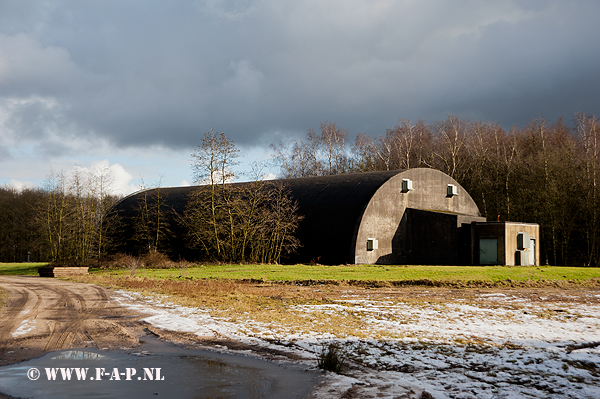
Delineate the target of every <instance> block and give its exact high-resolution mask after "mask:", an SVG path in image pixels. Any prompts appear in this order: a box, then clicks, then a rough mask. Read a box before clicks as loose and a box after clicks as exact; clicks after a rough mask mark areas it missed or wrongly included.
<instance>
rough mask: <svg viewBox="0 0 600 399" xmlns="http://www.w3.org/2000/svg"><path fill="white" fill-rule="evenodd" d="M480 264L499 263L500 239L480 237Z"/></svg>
mask: <svg viewBox="0 0 600 399" xmlns="http://www.w3.org/2000/svg"><path fill="white" fill-rule="evenodd" d="M479 264H480V265H497V264H498V239H497V238H480V239H479Z"/></svg>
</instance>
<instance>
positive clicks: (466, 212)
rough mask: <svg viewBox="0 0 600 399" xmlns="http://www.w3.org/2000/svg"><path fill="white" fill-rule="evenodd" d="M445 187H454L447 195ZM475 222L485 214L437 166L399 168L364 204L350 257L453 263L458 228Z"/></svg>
mask: <svg viewBox="0 0 600 399" xmlns="http://www.w3.org/2000/svg"><path fill="white" fill-rule="evenodd" d="M403 182H404V183H403ZM403 184H404V187H403ZM448 187H455V188H451V189H450V190H451V191H450V194H449V191H448V190H449V188H448ZM419 211H420V212H419ZM475 221H485V218H482V217H481V214H480V213H479V209H478V207H477V205H476V204H475V202H474V201H473V199H472V198H471V196H470V195H469V194H468V193H467V192H466V190H464V189H463V187H462V186H461V185H460V184H458V183H457V182H456V181H455V180H454V179H452V178H451V177H450V176H448V175H446V174H445V173H443V172H440V171H438V170H435V169H424V168H418V169H409V170H405V171H399V172H398V173H397V174H395V175H394V176H392V177H391V178H390V179H388V180H387V181H386V182H385V183H383V184H382V185H381V186H380V187H379V189H378V190H377V191H376V192H375V194H374V195H373V197H372V198H371V199H370V200H369V202H368V204H367V205H366V207H365V209H364V212H363V214H362V215H361V218H360V221H359V227H358V231H357V234H356V241H355V243H354V244H353V246H354V259H353V261H354V263H367V264H373V263H384V264H414V263H422V264H454V263H456V262H457V261H458V260H459V259H460V258H461V255H460V253H459V252H458V251H460V246H461V240H460V237H459V235H460V232H459V228H460V227H461V225H462V224H463V223H471V222H475ZM466 238H467V237H465V239H466ZM467 243H468V241H465V245H467ZM465 250H466V251H468V249H467V248H465ZM467 255H468V253H467V254H464V258H463V259H464V261H465V264H466V261H467V260H468V258H467Z"/></svg>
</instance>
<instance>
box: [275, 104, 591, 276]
mask: <svg viewBox="0 0 600 399" xmlns="http://www.w3.org/2000/svg"><path fill="white" fill-rule="evenodd" d="M348 135H349V133H348V131H347V130H346V129H342V128H340V127H338V126H336V124H335V123H331V122H324V123H321V126H320V130H319V131H318V132H317V131H314V130H312V129H309V130H308V132H307V135H306V137H305V138H304V139H303V140H296V141H293V142H291V143H287V144H283V143H276V144H272V145H271V148H272V150H273V153H274V158H275V161H276V163H277V165H279V167H280V169H281V174H282V175H283V177H286V178H291V177H305V176H322V175H331V174H341V173H354V172H368V171H381V170H395V169H409V168H416V167H426V168H435V169H438V170H441V171H442V172H444V173H446V174H448V175H450V176H451V177H452V178H454V179H455V180H457V181H458V182H459V183H460V184H461V185H462V186H463V187H464V188H465V189H466V190H467V191H468V192H469V194H470V195H471V196H472V197H473V199H474V200H475V202H476V203H477V205H478V207H479V209H480V211H481V213H482V215H483V216H485V217H487V219H488V220H489V221H496V220H501V221H518V222H519V221H520V222H532V223H538V224H539V225H540V234H541V260H542V263H543V264H545V263H547V264H550V265H573V266H600V226H599V225H600V220H599V216H600V192H599V187H598V183H599V181H598V179H599V177H600V176H599V173H600V123H599V120H598V118H597V117H595V116H593V115H586V114H583V113H577V114H576V115H575V116H574V118H573V124H572V126H569V125H567V124H566V123H565V122H564V120H563V119H562V118H559V119H557V120H556V121H554V122H553V123H549V122H548V121H546V120H544V119H543V118H535V119H533V120H532V121H531V122H530V123H528V124H527V125H526V126H524V127H523V128H517V127H512V128H511V129H508V130H507V129H504V128H502V127H501V126H500V125H498V124H497V123H489V122H481V121H471V120H467V119H463V118H459V117H456V116H452V115H450V116H448V117H447V118H446V119H445V120H441V121H436V122H432V123H425V122H424V121H422V120H420V121H417V122H415V123H413V122H411V121H408V120H404V119H401V120H399V122H398V124H397V125H396V126H394V127H392V128H390V129H387V130H386V131H385V133H383V134H381V135H379V136H368V135H366V134H358V135H357V136H356V138H355V140H354V141H353V142H349V140H348Z"/></svg>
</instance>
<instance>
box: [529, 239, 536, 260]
mask: <svg viewBox="0 0 600 399" xmlns="http://www.w3.org/2000/svg"><path fill="white" fill-rule="evenodd" d="M529 266H535V238H532V239H530V240H529Z"/></svg>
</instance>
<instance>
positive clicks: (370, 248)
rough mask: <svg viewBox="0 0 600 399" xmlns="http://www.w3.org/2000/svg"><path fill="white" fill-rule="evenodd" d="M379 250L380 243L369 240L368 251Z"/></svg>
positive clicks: (372, 239)
mask: <svg viewBox="0 0 600 399" xmlns="http://www.w3.org/2000/svg"><path fill="white" fill-rule="evenodd" d="M375 249H379V241H377V239H375V238H367V251H373V250H375Z"/></svg>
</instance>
